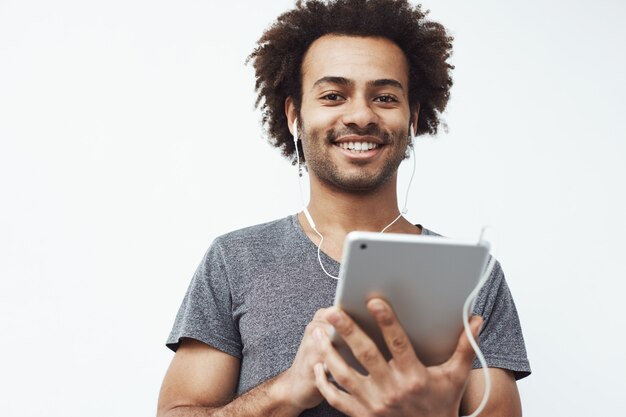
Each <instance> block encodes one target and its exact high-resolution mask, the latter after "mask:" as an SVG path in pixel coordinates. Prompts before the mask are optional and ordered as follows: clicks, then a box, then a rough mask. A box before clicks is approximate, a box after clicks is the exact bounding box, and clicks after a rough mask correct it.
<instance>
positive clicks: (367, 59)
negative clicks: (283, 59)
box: [302, 35, 408, 92]
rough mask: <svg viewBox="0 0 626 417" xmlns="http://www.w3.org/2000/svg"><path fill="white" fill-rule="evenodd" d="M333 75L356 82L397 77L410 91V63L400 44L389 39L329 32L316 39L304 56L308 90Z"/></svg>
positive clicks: (304, 87) (304, 78)
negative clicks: (318, 81)
mask: <svg viewBox="0 0 626 417" xmlns="http://www.w3.org/2000/svg"><path fill="white" fill-rule="evenodd" d="M329 76H331V77H344V78H346V79H349V80H354V81H355V82H356V83H359V82H367V81H373V80H379V79H394V80H397V81H399V82H400V83H401V84H402V85H403V86H404V87H405V91H407V87H408V86H407V84H408V64H407V60H406V57H405V55H404V53H403V52H402V50H401V49H400V47H399V46H398V45H396V44H395V43H393V42H392V41H390V40H389V39H386V38H378V37H357V36H342V35H325V36H322V37H321V38H319V39H317V40H315V42H313V43H312V44H311V46H310V47H309V49H308V51H307V52H306V54H305V56H304V60H303V62H302V84H303V85H302V87H303V90H304V92H306V91H307V90H308V89H310V88H311V87H312V86H313V84H314V83H315V81H317V80H319V79H321V78H323V77H329Z"/></svg>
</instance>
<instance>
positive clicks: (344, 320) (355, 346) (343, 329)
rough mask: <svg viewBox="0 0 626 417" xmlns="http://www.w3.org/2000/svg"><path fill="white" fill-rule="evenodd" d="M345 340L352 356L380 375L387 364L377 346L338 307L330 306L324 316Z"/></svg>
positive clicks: (387, 368) (368, 370) (386, 370)
mask: <svg viewBox="0 0 626 417" xmlns="http://www.w3.org/2000/svg"><path fill="white" fill-rule="evenodd" d="M326 318H327V319H328V321H329V322H330V324H332V325H333V327H334V328H335V330H336V331H337V333H338V334H339V335H340V336H341V337H342V338H343V340H344V341H345V342H346V344H347V345H348V347H349V348H350V350H351V351H352V354H353V355H354V357H355V358H356V359H357V360H358V361H359V363H360V364H361V365H363V368H365V369H366V370H367V372H369V373H370V374H372V375H375V376H379V377H382V376H384V375H386V374H387V373H388V371H389V366H388V364H387V361H386V360H385V358H384V357H383V355H382V354H381V353H380V351H379V350H378V346H376V344H375V343H374V342H373V341H372V339H370V337H369V336H368V335H367V334H365V332H364V331H363V330H362V329H361V328H360V327H359V326H358V325H357V324H356V323H355V322H354V321H353V320H352V319H351V318H350V316H348V315H347V314H346V313H345V312H343V311H342V310H341V309H339V308H331V309H329V311H328V315H327V317H326Z"/></svg>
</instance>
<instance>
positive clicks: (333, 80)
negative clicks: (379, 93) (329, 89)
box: [311, 76, 404, 90]
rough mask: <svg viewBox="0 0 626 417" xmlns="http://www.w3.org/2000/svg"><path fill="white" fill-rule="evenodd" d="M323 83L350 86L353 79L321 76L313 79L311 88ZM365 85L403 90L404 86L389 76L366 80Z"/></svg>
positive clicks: (352, 83)
mask: <svg viewBox="0 0 626 417" xmlns="http://www.w3.org/2000/svg"><path fill="white" fill-rule="evenodd" d="M324 83H329V84H337V85H341V86H345V87H350V86H352V85H354V81H352V80H349V79H347V78H345V77H335V76H326V77H322V78H320V79H319V80H317V81H315V83H313V87H312V88H311V89H314V88H315V87H317V86H318V85H320V84H324ZM367 86H368V87H385V86H389V87H395V88H398V89H400V90H404V87H402V84H401V83H400V82H399V81H397V80H394V79H391V78H382V79H380V80H373V81H368V82H367Z"/></svg>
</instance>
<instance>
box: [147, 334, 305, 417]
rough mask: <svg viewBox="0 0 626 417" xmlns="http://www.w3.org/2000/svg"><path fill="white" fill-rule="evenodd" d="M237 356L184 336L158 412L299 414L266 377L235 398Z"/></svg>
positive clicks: (171, 415)
mask: <svg viewBox="0 0 626 417" xmlns="http://www.w3.org/2000/svg"><path fill="white" fill-rule="evenodd" d="M239 364H240V361H239V359H238V358H236V357H234V356H231V355H229V354H227V353H224V352H222V351H220V350H217V349H215V348H213V347H211V346H208V345H206V344H204V343H202V342H199V341H197V340H193V339H183V341H182V342H181V345H180V347H179V348H178V350H177V351H176V355H175V356H174V359H173V360H172V363H171V365H170V367H169V369H168V370H167V373H166V375H165V379H164V380H163V385H162V386H161V392H160V395H159V404H158V411H157V415H158V416H159V417H182V416H194V417H195V416H197V417H200V416H215V417H217V416H235V415H237V416H246V415H250V416H259V415H284V416H292V415H297V412H298V410H296V409H294V407H293V406H291V405H290V404H289V403H288V402H287V401H286V397H285V395H284V393H283V392H282V391H281V389H280V384H277V383H276V381H277V378H274V379H272V380H270V381H267V382H265V383H263V384H261V385H259V386H258V387H256V388H254V389H252V390H250V391H249V392H248V393H246V394H245V395H243V396H241V397H238V398H236V399H234V400H233V398H234V396H235V395H234V394H235V388H236V386H237V381H238V379H239Z"/></svg>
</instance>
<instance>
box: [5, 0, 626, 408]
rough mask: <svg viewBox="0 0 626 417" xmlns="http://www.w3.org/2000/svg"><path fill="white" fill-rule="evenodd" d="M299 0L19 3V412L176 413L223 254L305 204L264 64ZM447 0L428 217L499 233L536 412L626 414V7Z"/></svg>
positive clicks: (424, 190) (453, 226)
mask: <svg viewBox="0 0 626 417" xmlns="http://www.w3.org/2000/svg"><path fill="white" fill-rule="evenodd" d="M292 5H293V2H292V1H291V0H275V1H271V2H260V1H246V2H219V3H218V2H213V1H191V0H184V1H177V2H164V1H141V0H124V1H122V0H109V1H79V0H75V1H70V0H59V1H55V2H48V1H32V0H31V1H24V0H22V1H18V0H0V196H1V197H0V198H1V202H0V323H1V324H0V350H1V353H0V410H1V411H0V413H2V415H6V416H33V417H34V416H59V417H60V416H63V417H74V416H90V417H100V416H107V417H108V416H110V417H113V416H116V417H119V416H151V415H154V414H155V410H156V400H157V395H158V390H159V386H160V383H161V380H162V377H163V374H164V372H165V370H166V368H167V366H168V364H169V361H170V359H171V357H172V354H171V353H170V352H169V351H168V350H167V349H166V348H165V346H164V341H165V338H166V336H167V334H168V332H169V330H170V327H171V325H172V322H173V320H174V316H175V314H176V311H177V309H178V306H179V304H180V302H181V300H182V297H183V295H184V291H185V289H186V287H187V285H188V283H189V280H190V278H191V275H192V274H193V272H194V270H195V268H196V265H197V264H198V262H199V261H200V258H201V257H202V255H203V253H204V251H205V250H206V248H207V247H208V245H209V243H210V242H211V240H212V239H213V238H214V237H216V236H217V235H219V234H222V233H225V232H227V231H230V230H232V229H234V228H239V227H243V226H247V225H250V224H255V223H259V222H262V221H268V220H272V219H275V218H278V217H282V216H285V215H287V214H290V213H294V212H295V211H297V210H298V209H299V202H298V198H297V188H296V180H295V178H296V177H295V169H294V168H293V167H292V166H291V165H290V164H289V163H287V162H286V161H285V160H284V159H282V158H281V156H280V155H279V153H278V152H277V151H276V150H274V149H273V148H271V147H270V146H269V145H267V144H266V143H265V141H264V139H263V137H262V130H261V128H260V116H259V113H258V112H256V111H255V110H254V106H253V103H254V97H255V96H254V93H253V87H254V79H253V74H252V69H251V67H249V66H248V67H246V66H245V65H244V60H245V58H246V56H247V54H248V53H249V52H250V51H251V50H252V49H253V47H254V43H255V41H256V39H257V38H258V37H259V36H260V35H261V33H262V31H263V30H264V29H265V28H266V27H267V26H268V25H269V24H270V23H271V21H272V20H273V18H274V17H276V16H277V15H278V14H279V13H280V12H282V11H285V10H286V9H287V8H290V7H291V6H292ZM426 6H427V7H428V8H431V9H432V14H431V16H432V17H433V18H434V19H436V20H439V21H441V22H442V23H444V24H445V25H446V26H447V27H448V28H449V29H450V31H451V33H452V34H453V35H454V36H455V37H456V41H455V54H454V57H453V59H452V62H453V63H454V64H455V65H456V67H457V68H456V70H455V71H454V79H455V86H454V87H453V90H452V93H453V96H452V100H451V102H450V105H449V108H448V111H447V112H446V114H445V115H444V117H445V119H446V121H447V123H448V124H449V133H447V134H445V133H442V134H440V135H439V137H437V138H435V139H433V138H423V139H421V140H420V142H419V143H418V145H417V147H416V150H417V153H418V171H417V176H416V181H415V183H414V188H413V190H412V193H411V196H410V200H409V214H408V216H409V218H410V219H411V220H412V221H414V222H419V223H422V224H424V225H426V226H427V227H429V228H431V229H433V230H436V231H438V232H440V233H443V234H446V235H448V236H452V237H458V238H466V237H474V236H477V234H478V232H479V230H480V227H481V226H482V225H483V224H491V225H494V226H495V227H496V230H497V236H498V240H497V242H496V244H497V248H496V253H497V255H498V256H499V258H500V260H501V261H502V263H503V266H504V269H505V271H506V273H507V279H508V282H509V285H510V287H511V289H512V291H513V294H514V296H515V299H516V302H517V306H518V310H519V314H520V317H521V320H522V324H523V328H524V334H525V337H526V343H527V348H528V353H529V357H530V360H531V364H532V367H533V370H534V373H533V375H532V376H531V377H529V378H527V379H525V380H522V381H520V383H519V387H520V391H521V394H522V398H523V407H524V410H525V414H526V415H528V416H555V415H568V416H590V415H596V416H608V415H618V414H620V412H623V409H624V408H623V404H622V398H623V394H624V392H626V383H625V382H624V381H625V379H624V375H626V360H624V354H625V353H626V350H625V349H624V342H625V337H624V330H625V329H626V326H625V323H624V321H625V320H624V314H623V307H622V305H623V301H624V290H625V289H626V286H625V285H624V278H626V274H625V273H626V267H625V266H624V249H625V245H624V234H625V232H626V220H625V213H626V203H625V198H624V189H625V187H624V178H626V168H625V167H624V159H625V157H626V145H625V142H624V139H625V133H626V129H624V127H623V120H624V117H626V116H625V110H626V108H625V107H626V106H624V97H626V82H625V81H624V78H625V77H624V74H626V58H625V52H624V51H625V49H624V40H625V39H626V29H625V27H624V24H623V21H624V17H625V16H626V13H625V12H626V6H625V5H624V3H623V2H621V1H618V0H613V1H611V0H600V1H596V2H586V1H581V0H577V1H564V0H561V1H552V2H544V1H539V0H529V1H524V2H504V1H473V2H468V1H461V0H458V1H435V0H428V1H427V2H426ZM407 168H408V167H402V168H401V171H402V174H401V176H402V179H401V185H400V186H401V189H402V190H404V185H405V184H406V180H407V177H408V172H409V170H408V169H407Z"/></svg>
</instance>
